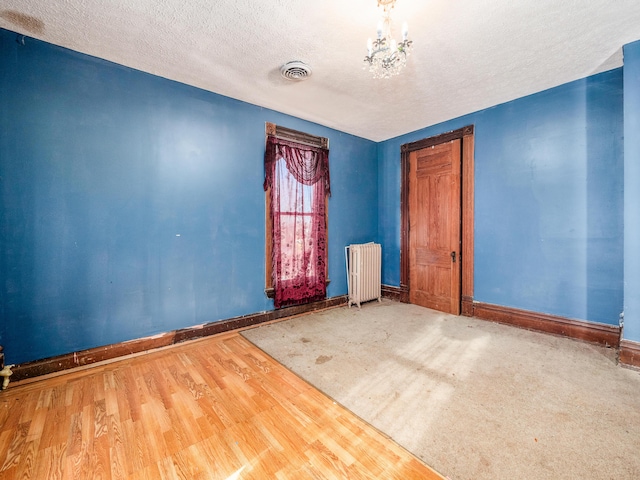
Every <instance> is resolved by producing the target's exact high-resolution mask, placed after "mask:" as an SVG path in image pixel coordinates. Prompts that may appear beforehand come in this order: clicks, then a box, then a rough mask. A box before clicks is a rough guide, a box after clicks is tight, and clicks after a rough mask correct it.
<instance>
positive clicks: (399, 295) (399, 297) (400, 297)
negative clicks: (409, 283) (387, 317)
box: [381, 285, 409, 303]
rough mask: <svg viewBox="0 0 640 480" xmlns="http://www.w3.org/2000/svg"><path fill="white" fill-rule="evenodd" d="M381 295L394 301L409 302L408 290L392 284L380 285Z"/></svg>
mask: <svg viewBox="0 0 640 480" xmlns="http://www.w3.org/2000/svg"><path fill="white" fill-rule="evenodd" d="M381 289H382V296H383V297H384V298H388V299H390V300H395V301H396V302H402V303H409V290H407V289H405V288H402V287H394V286H392V285H382V287H381Z"/></svg>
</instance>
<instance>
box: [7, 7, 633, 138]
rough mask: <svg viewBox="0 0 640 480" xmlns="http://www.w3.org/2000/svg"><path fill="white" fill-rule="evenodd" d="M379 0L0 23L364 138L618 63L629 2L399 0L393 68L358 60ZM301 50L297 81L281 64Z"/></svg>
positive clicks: (103, 10) (59, 12)
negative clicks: (396, 69)
mask: <svg viewBox="0 0 640 480" xmlns="http://www.w3.org/2000/svg"><path fill="white" fill-rule="evenodd" d="M378 17H379V11H378V9H377V7H376V0H322V1H317V2H310V1H309V0H270V1H266V0H216V1H212V0H111V1H107V2H105V1H104V0H2V2H1V3H0V27H3V28H6V29H9V30H13V31H16V32H19V33H23V34H25V35H27V36H30V37H34V38H39V39H42V40H46V41H48V42H51V43H54V44H57V45H61V46H64V47H67V48H70V49H72V50H76V51H79V52H83V53H87V54H90V55H94V56H96V57H101V58H104V59H107V60H111V61H113V62H117V63H120V64H123V65H127V66H129V67H133V68H136V69H139V70H143V71H145V72H150V73H153V74H155V75H160V76H162V77H166V78H169V79H172V80H177V81H179V82H183V83H187V84H190V85H194V86H197V87H200V88H203V89H206V90H210V91H212V92H216V93H220V94H222V95H226V96H229V97H233V98H237V99H240V100H244V101H246V102H249V103H253V104H256V105H260V106H263V107H268V108H272V109H275V110H278V111H281V112H284V113H288V114H291V115H295V116H297V117H300V118H304V119H306V120H311V121H313V122H317V123H320V124H322V125H326V126H329V127H332V128H336V129H338V130H341V131H344V132H348V133H352V134H354V135H358V136H361V137H365V138H368V139H371V140H375V141H381V140H385V139H388V138H391V137H395V136H397V135H400V134H403V133H407V132H410V131H413V130H417V129H420V128H423V127H426V126H429V125H432V124H435V123H438V122H441V121H444V120H448V119H451V118H455V117H458V116H460V115H464V114H466V113H470V112H474V111H477V110H480V109H483V108H486V107H490V106H493V105H496V104H499V103H502V102H505V101H509V100H512V99H515V98H518V97H522V96H524V95H528V94H531V93H535V92H539V91H541V90H544V89H547V88H550V87H553V86H557V85H560V84H563V83H566V82H569V81H572V80H576V79H578V78H583V77H585V76H588V75H590V74H593V73H596V72H600V71H604V70H608V69H611V68H615V67H618V66H620V65H622V53H621V47H622V45H624V44H626V43H629V42H632V41H635V40H638V39H640V1H638V0H589V1H576V0H564V1H560V0H535V1H533V0H527V1H524V0H521V1H514V0H398V3H397V5H396V7H395V9H394V11H393V17H392V18H393V20H394V23H395V32H397V33H396V35H397V36H399V30H400V25H401V23H402V22H403V21H404V20H406V21H407V22H408V23H409V36H410V38H411V39H412V40H413V41H414V49H413V54H412V55H411V56H410V57H409V59H408V62H407V68H406V69H405V71H404V72H403V73H402V74H401V75H400V76H398V77H393V78H391V79H379V80H374V79H373V78H371V76H370V74H369V73H368V72H367V71H365V70H363V69H362V65H363V58H364V55H365V53H366V41H367V38H368V37H371V36H374V35H375V29H376V24H377V22H378ZM291 60H302V61H304V62H306V63H308V64H309V65H310V66H311V68H312V69H313V75H312V76H311V77H310V78H309V79H308V80H306V81H304V82H292V81H289V80H285V79H283V78H281V77H280V74H279V68H280V66H281V65H283V64H284V63H286V62H288V61H291Z"/></svg>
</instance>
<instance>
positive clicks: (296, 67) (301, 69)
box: [280, 61, 311, 81]
mask: <svg viewBox="0 0 640 480" xmlns="http://www.w3.org/2000/svg"><path fill="white" fill-rule="evenodd" d="M280 74H281V75H282V76H283V77H284V78H286V79H287V80H296V81H300V80H306V79H307V78H309V77H310V76H311V67H309V65H307V64H306V63H304V62H298V61H295V62H288V63H285V64H284V65H283V66H282V68H280Z"/></svg>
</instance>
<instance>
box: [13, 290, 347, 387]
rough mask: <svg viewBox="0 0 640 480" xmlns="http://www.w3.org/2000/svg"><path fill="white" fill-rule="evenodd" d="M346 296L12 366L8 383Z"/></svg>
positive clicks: (344, 298) (330, 303)
mask: <svg viewBox="0 0 640 480" xmlns="http://www.w3.org/2000/svg"><path fill="white" fill-rule="evenodd" d="M346 303H347V296H346V295H341V296H339V297H333V298H328V299H326V300H322V301H320V302H314V303H308V304H306V305H295V306H292V307H286V308H280V309H278V310H270V311H268V312H261V313H255V314H251V315H245V316H241V317H234V318H230V319H228V320H221V321H218V322H211V323H206V324H204V325H198V326H195V327H188V328H182V329H180V330H173V331H171V332H167V333H163V334H160V335H154V336H152V337H145V338H138V339H135V340H130V341H128V342H122V343H114V344H111V345H105V346H102V347H96V348H90V349H87V350H81V351H79V352H72V353H67V354H64V355H57V356H55V357H49V358H44V359H42V360H34V361H31V362H26V363H22V364H19V365H16V366H15V367H13V369H12V370H13V375H12V376H11V381H19V380H25V379H27V378H33V377H37V376H40V375H47V374H50V373H55V372H60V371H63V370H69V369H71V368H76V367H81V366H84V365H90V364H92V363H97V362H103V361H105V360H113V359H115V358H118V357H123V356H125V355H131V354H134V353H140V352H145V351H148V350H153V349H155V348H160V347H166V346H169V345H173V344H175V343H180V342H184V341H186V340H194V339H196V338H201V337H207V336H209V335H215V334H218V333H223V332H228V331H231V330H238V329H240V328H246V327H251V326H254V325H258V324H261V323H265V322H270V321H273V320H278V319H282V318H286V317H292V316H295V315H301V314H303V313H309V312H314V311H317V310H322V309H325V308H331V307H336V306H339V305H346Z"/></svg>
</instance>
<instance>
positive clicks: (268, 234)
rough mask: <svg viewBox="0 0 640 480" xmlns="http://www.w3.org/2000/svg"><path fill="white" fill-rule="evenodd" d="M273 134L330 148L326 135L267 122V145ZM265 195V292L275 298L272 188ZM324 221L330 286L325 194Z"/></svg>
mask: <svg viewBox="0 0 640 480" xmlns="http://www.w3.org/2000/svg"><path fill="white" fill-rule="evenodd" d="M268 135H272V136H275V137H276V138H281V139H283V140H289V141H291V142H297V143H301V144H304V145H311V146H313V147H321V148H329V139H328V138H326V137H318V136H315V135H310V134H308V133H304V132H300V131H298V130H293V129H291V128H286V127H281V126H280V125H276V124H275V123H270V122H266V124H265V145H266V141H267V136H268ZM264 195H265V202H264V204H265V222H264V224H265V249H264V251H265V269H264V270H265V279H264V285H265V288H264V293H265V294H266V295H267V297H268V298H273V297H274V295H275V290H274V288H273V282H272V279H271V276H272V273H273V262H272V261H271V255H272V253H271V252H272V242H273V218H271V188H267V190H266V191H265V192H264ZM324 223H325V228H326V232H325V239H326V242H327V245H326V247H327V248H326V252H327V258H326V261H325V269H326V281H325V284H326V285H327V286H329V284H330V283H331V279H329V197H328V196H327V195H325V198H324Z"/></svg>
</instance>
